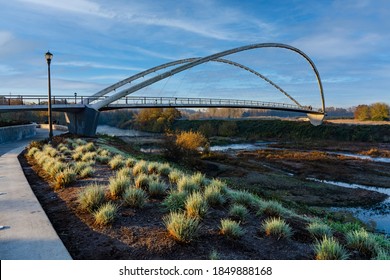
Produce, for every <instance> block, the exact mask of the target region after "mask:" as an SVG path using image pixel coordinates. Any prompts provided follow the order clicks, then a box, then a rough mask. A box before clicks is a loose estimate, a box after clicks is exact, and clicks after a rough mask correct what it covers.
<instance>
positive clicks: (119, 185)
mask: <svg viewBox="0 0 390 280" xmlns="http://www.w3.org/2000/svg"><path fill="white" fill-rule="evenodd" d="M130 185H131V180H130V179H129V178H127V177H118V176H116V177H111V178H110V181H109V186H108V188H109V190H110V194H111V196H112V197H113V198H119V197H121V196H122V194H123V192H124V191H125V190H126V189H127V188H128V187H130Z"/></svg>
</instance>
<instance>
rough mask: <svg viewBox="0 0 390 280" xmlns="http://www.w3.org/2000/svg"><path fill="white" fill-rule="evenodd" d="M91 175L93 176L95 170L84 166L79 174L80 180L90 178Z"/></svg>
mask: <svg viewBox="0 0 390 280" xmlns="http://www.w3.org/2000/svg"><path fill="white" fill-rule="evenodd" d="M93 174H95V169H94V168H93V167H92V166H86V167H85V168H83V169H81V171H80V173H79V175H80V178H90V177H92V176H93Z"/></svg>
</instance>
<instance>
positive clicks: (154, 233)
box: [19, 143, 390, 260]
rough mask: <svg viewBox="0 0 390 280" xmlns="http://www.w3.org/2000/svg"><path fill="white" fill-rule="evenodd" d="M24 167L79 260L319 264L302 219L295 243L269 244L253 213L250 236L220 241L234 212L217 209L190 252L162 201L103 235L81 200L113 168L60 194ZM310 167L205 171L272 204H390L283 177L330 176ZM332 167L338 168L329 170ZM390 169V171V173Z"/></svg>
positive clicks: (256, 163)
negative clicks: (174, 232)
mask: <svg viewBox="0 0 390 280" xmlns="http://www.w3.org/2000/svg"><path fill="white" fill-rule="evenodd" d="M114 144H115V143H114ZM116 146H117V147H118V148H120V144H118V143H116ZM122 148H125V150H129V149H130V148H129V147H122ZM19 160H20V162H21V165H22V167H23V170H24V172H25V175H26V177H27V179H28V181H29V183H30V185H31V187H32V189H33V191H34V193H35V195H36V196H37V198H38V200H39V201H40V203H41V204H42V207H43V208H44V210H45V212H46V214H47V215H48V217H49V219H50V221H51V222H52V224H53V227H54V228H55V230H56V231H57V233H58V235H59V237H60V238H61V239H62V241H63V243H64V245H65V246H66V248H67V249H68V251H69V253H70V254H71V256H72V257H73V259H86V260H98V259H99V260H108V259H114V260H119V259H165V260H171V259H187V260H188V259H209V258H210V254H211V253H212V252H213V251H215V252H217V253H218V255H219V257H220V258H221V259H278V260H287V259H314V251H313V244H314V242H315V239H314V238H313V237H311V236H310V234H309V233H308V232H307V230H306V229H305V227H306V225H307V222H305V220H303V219H300V218H289V219H287V220H286V222H287V223H288V224H289V225H290V226H291V227H292V228H293V232H294V234H293V236H292V238H291V239H288V240H284V239H280V240H278V239H275V238H272V237H268V236H265V234H264V232H263V231H262V230H261V223H262V222H263V221H264V220H265V219H266V218H267V217H265V216H260V217H259V216H257V215H255V213H250V217H249V218H248V219H247V222H245V223H244V224H243V227H244V229H245V231H246V234H245V235H244V236H243V237H242V238H239V239H231V238H227V237H226V236H223V235H221V234H220V233H219V225H220V220H221V219H222V218H227V217H228V209H226V208H225V207H219V208H211V209H210V210H209V212H208V214H207V216H206V217H205V218H204V219H203V220H202V222H201V230H200V233H199V236H198V238H197V239H196V240H195V241H193V242H191V243H188V244H184V243H180V242H177V241H175V240H174V239H173V238H172V237H171V236H169V234H168V232H167V231H166V229H165V227H164V224H163V222H162V221H163V217H164V215H166V214H167V212H166V210H165V209H164V208H163V207H162V206H161V201H162V198H161V199H151V200H149V202H148V203H147V205H146V207H145V208H143V209H140V210H138V209H132V208H129V207H125V206H121V207H120V210H119V217H118V218H117V219H116V221H115V222H114V223H113V224H112V225H111V226H109V227H98V226H96V225H95V224H94V220H93V217H92V215H91V214H90V213H86V212H83V211H81V210H80V209H79V207H78V202H77V195H78V193H79V191H80V190H81V189H82V188H83V187H84V186H85V185H86V184H88V183H91V182H94V181H99V182H100V183H102V182H108V178H109V177H110V176H112V174H113V172H112V171H111V170H110V169H109V168H108V167H107V166H106V165H101V164H98V163H97V164H96V166H95V168H96V170H97V171H96V174H97V175H96V176H95V177H94V178H92V179H83V180H79V181H77V182H76V183H75V184H74V185H72V186H70V187H67V188H64V189H60V190H58V191H54V190H53V188H52V186H51V185H50V183H48V182H47V181H45V180H44V178H43V177H42V176H40V174H39V171H38V170H36V169H35V168H34V167H33V166H31V165H30V164H29V163H28V162H27V160H26V158H25V157H24V154H21V155H20V156H19ZM332 162H334V161H333V160H332ZM306 163H307V162H306V161H305V164H303V163H302V162H297V161H294V160H283V161H280V162H279V161H275V160H273V159H272V158H271V159H265V158H264V157H261V156H259V154H257V153H255V154H247V153H243V154H241V155H239V157H222V158H218V159H212V158H209V159H208V160H203V161H202V162H201V163H200V164H199V165H198V169H200V170H202V171H205V172H206V173H207V175H208V176H211V177H221V178H225V179H228V180H229V182H230V183H231V184H232V186H233V187H237V188H242V187H245V188H246V189H250V190H254V191H255V192H257V193H259V194H264V195H265V196H270V194H271V192H272V191H273V192H274V193H275V194H276V195H275V196H278V197H279V196H284V198H285V199H291V200H293V201H295V202H297V203H306V204H308V205H321V204H324V203H321V202H323V201H326V203H325V204H326V205H335V206H337V205H338V202H340V201H341V202H340V203H341V204H345V201H349V203H348V204H374V203H377V202H378V201H381V200H383V199H384V195H382V194H379V193H376V192H370V191H364V190H348V189H342V188H337V187H331V186H328V187H326V188H325V189H323V188H319V187H317V188H316V187H314V184H313V185H310V184H309V182H308V183H307V185H308V186H309V187H308V188H305V187H303V186H302V185H300V184H301V183H299V181H294V180H292V181H291V178H290V180H288V177H287V175H285V174H283V172H282V173H280V171H278V169H279V168H286V169H291V170H293V171H294V172H303V171H302V170H304V169H308V170H311V172H313V174H318V175H320V174H322V173H323V172H322V173H321V172H320V171H321V168H324V167H323V166H322V167H318V168H317V166H316V165H314V164H313V165H310V164H309V165H307V167H305V166H304V165H306ZM330 165H332V163H331V162H329V165H327V168H329V166H330ZM355 165H356V164H355ZM355 165H354V166H355ZM355 167H356V166H355ZM366 167H367V168H372V166H366ZM335 168H338V167H335ZM356 168H357V167H356ZM386 168H389V169H390V167H388V166H386ZM389 169H386V170H385V172H387V171H388V170H389ZM322 171H323V169H322ZM353 171H354V172H358V170H357V169H356V170H353ZM330 172H331V171H330ZM346 172H347V171H346ZM306 175H307V174H305V175H304V176H306ZM373 176H374V175H373ZM288 181H290V182H289V183H288ZM278 188H279V189H278ZM353 258H356V259H361V258H364V256H360V255H359V254H356V252H355V253H354V254H353Z"/></svg>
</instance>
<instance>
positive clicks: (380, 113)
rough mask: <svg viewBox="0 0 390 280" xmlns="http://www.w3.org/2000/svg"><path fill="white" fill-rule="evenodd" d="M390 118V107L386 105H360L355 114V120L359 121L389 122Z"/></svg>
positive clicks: (378, 103)
mask: <svg viewBox="0 0 390 280" xmlns="http://www.w3.org/2000/svg"><path fill="white" fill-rule="evenodd" d="M389 117H390V106H389V105H387V104H386V103H381V102H377V103H373V104H371V105H364V104H363V105H359V106H357V107H356V109H355V112H354V118H355V120H359V121H387V120H389Z"/></svg>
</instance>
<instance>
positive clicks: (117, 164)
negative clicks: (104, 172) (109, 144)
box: [108, 155, 125, 170]
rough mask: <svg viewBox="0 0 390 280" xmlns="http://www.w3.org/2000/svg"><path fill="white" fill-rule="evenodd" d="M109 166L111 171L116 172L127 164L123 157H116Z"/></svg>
mask: <svg viewBox="0 0 390 280" xmlns="http://www.w3.org/2000/svg"><path fill="white" fill-rule="evenodd" d="M108 165H109V166H110V168H111V169H113V170H116V169H120V168H122V167H124V166H125V162H124V160H123V157H122V156H121V155H116V156H114V157H113V158H112V159H111V160H110V161H109V162H108Z"/></svg>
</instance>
